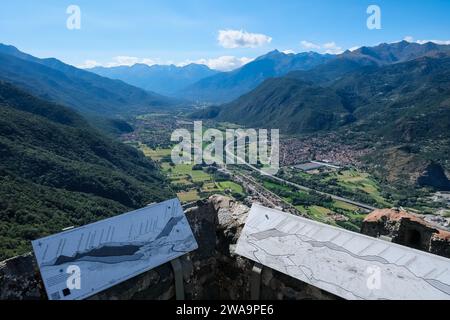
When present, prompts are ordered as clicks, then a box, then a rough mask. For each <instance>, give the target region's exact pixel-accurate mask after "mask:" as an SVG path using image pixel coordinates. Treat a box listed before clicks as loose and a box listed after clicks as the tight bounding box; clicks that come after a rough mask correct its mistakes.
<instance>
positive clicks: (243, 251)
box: [236, 205, 450, 300]
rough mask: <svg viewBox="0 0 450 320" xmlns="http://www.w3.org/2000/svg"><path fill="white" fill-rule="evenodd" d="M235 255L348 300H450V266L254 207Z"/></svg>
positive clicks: (440, 259) (432, 257) (437, 258)
mask: <svg viewBox="0 0 450 320" xmlns="http://www.w3.org/2000/svg"><path fill="white" fill-rule="evenodd" d="M236 253H238V254H240V255H242V256H244V257H246V258H248V259H251V260H253V261H256V262H258V263H260V264H262V265H264V266H267V267H269V268H272V269H274V270H277V271H279V272H282V273H284V274H287V275H289V276H291V277H293V278H296V279H299V280H301V281H303V282H306V283H308V284H310V285H313V286H315V287H317V288H320V289H323V290H325V291H328V292H330V293H332V294H334V295H337V296H340V297H342V298H345V299H352V300H353V299H368V300H375V299H393V300H406V299H412V300H429V299H445V300H447V299H450V260H449V259H447V258H443V257H440V256H436V255H432V254H429V253H427V252H422V251H418V250H414V249H411V248H408V247H404V246H400V245H397V244H395V243H390V242H386V241H382V240H380V239H376V238H371V237H368V236H365V235H362V234H359V233H355V232H351V231H347V230H344V229H340V228H336V227H333V226H329V225H326V224H323V223H319V222H315V221H312V220H308V219H305V218H300V217H297V216H294V215H291V214H288V213H285V212H281V211H278V210H273V209H269V208H265V207H262V206H259V205H253V207H252V209H251V211H250V214H249V217H248V219H247V223H246V225H245V227H244V229H243V231H242V234H241V236H240V238H239V241H238V245H237V248H236Z"/></svg>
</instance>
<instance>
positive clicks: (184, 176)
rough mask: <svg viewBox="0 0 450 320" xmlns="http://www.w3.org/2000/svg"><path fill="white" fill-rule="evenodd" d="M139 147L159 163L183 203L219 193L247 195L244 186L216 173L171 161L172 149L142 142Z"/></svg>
mask: <svg viewBox="0 0 450 320" xmlns="http://www.w3.org/2000/svg"><path fill="white" fill-rule="evenodd" d="M139 149H140V150H142V152H143V153H144V154H145V155H146V156H147V157H149V158H151V159H152V160H154V161H156V162H157V163H158V165H159V166H160V167H161V171H162V172H164V173H165V175H166V176H167V178H168V179H169V180H170V182H171V186H172V187H173V189H174V190H175V191H176V193H177V196H178V198H179V199H180V201H181V202H183V203H187V202H192V201H197V200H200V199H202V198H205V197H208V196H209V195H212V194H217V193H219V194H229V195H233V194H234V195H239V196H245V192H244V189H243V188H242V186H240V185H239V184H237V183H235V182H233V181H228V180H226V181H224V180H223V178H220V179H217V178H216V176H215V174H214V173H208V172H206V171H205V170H203V169H202V168H199V169H198V170H194V166H193V165H192V164H173V163H171V161H170V154H171V149H151V148H149V147H148V146H146V145H145V144H142V143H140V144H139Z"/></svg>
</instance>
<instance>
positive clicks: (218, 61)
mask: <svg viewBox="0 0 450 320" xmlns="http://www.w3.org/2000/svg"><path fill="white" fill-rule="evenodd" d="M251 61H253V59H251V58H247V57H241V58H238V57H235V56H221V57H218V58H211V59H198V60H187V61H184V62H182V63H179V64H177V66H185V65H188V64H190V63H197V64H204V65H206V66H208V67H209V68H211V69H214V70H219V71H231V70H234V69H237V68H240V67H242V66H243V65H245V64H247V63H249V62H251Z"/></svg>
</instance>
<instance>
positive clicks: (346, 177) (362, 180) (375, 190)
mask: <svg viewBox="0 0 450 320" xmlns="http://www.w3.org/2000/svg"><path fill="white" fill-rule="evenodd" d="M329 179H336V180H337V181H338V184H339V185H340V186H342V187H344V188H346V189H348V190H351V191H353V192H358V191H363V192H365V193H367V194H369V195H370V196H371V197H372V198H373V199H374V200H375V201H376V202H377V203H379V204H382V205H384V206H390V204H389V203H387V202H386V200H385V199H384V198H383V197H382V196H381V193H380V187H379V185H378V184H377V183H376V182H375V180H374V179H373V178H372V177H371V176H370V175H369V174H368V173H365V172H360V171H356V170H344V171H336V172H333V173H331V174H329V178H327V180H329Z"/></svg>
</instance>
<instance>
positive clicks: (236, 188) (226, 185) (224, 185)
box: [217, 181, 244, 195]
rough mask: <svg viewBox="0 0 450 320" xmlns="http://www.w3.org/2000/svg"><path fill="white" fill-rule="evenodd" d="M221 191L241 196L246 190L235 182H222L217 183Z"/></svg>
mask: <svg viewBox="0 0 450 320" xmlns="http://www.w3.org/2000/svg"><path fill="white" fill-rule="evenodd" d="M217 185H218V186H219V188H220V189H221V190H231V192H233V193H239V194H241V195H243V194H244V189H243V188H242V186H241V185H239V184H237V183H235V182H233V181H221V182H219V183H217Z"/></svg>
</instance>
